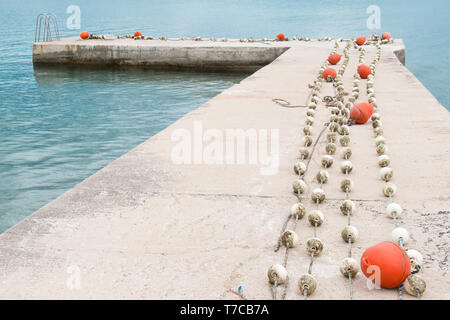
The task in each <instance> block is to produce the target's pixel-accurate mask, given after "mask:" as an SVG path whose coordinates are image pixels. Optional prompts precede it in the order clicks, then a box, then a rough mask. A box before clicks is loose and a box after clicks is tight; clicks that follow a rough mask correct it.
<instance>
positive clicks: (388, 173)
mask: <svg viewBox="0 0 450 320" xmlns="http://www.w3.org/2000/svg"><path fill="white" fill-rule="evenodd" d="M393 175H394V171H393V170H392V168H390V167H384V168H381V169H380V178H381V180H383V181H390V180H391V179H392V176H393Z"/></svg>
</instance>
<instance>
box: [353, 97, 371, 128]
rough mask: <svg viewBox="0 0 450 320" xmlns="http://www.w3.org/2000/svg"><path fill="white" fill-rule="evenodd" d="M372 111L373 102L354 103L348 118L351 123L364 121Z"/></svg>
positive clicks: (362, 122)
mask: <svg viewBox="0 0 450 320" xmlns="http://www.w3.org/2000/svg"><path fill="white" fill-rule="evenodd" d="M372 113H373V103H368V102H361V103H358V104H355V105H354V106H353V107H352V108H351V110H350V119H351V120H352V122H353V123H357V124H364V123H366V122H367V121H368V120H369V119H370V117H371V116H372Z"/></svg>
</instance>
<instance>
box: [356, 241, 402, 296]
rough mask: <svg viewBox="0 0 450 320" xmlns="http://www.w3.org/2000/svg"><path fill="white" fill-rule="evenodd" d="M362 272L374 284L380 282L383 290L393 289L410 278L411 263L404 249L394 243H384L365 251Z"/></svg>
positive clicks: (362, 259) (362, 258) (362, 257)
mask: <svg viewBox="0 0 450 320" xmlns="http://www.w3.org/2000/svg"><path fill="white" fill-rule="evenodd" d="M361 270H362V272H363V273H364V275H365V276H366V277H368V278H369V277H371V278H372V279H371V280H372V281H373V282H375V281H380V283H378V284H379V285H380V287H381V288H385V289H391V288H396V287H398V286H399V285H401V284H402V283H403V282H404V281H405V279H406V278H407V277H408V276H409V273H410V271H411V262H410V260H409V257H408V254H407V253H406V251H405V250H404V249H403V248H402V247H400V246H399V245H398V244H396V243H394V242H391V241H384V242H380V243H378V244H376V245H374V246H372V247H370V248H368V249H367V250H366V251H364V253H363V255H362V256H361ZM377 279H378V280H377Z"/></svg>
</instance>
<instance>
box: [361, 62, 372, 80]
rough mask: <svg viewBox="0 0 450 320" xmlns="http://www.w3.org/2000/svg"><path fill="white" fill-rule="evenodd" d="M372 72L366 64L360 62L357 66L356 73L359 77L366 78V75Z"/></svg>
mask: <svg viewBox="0 0 450 320" xmlns="http://www.w3.org/2000/svg"><path fill="white" fill-rule="evenodd" d="M371 73H372V70H371V69H370V67H369V66H368V65H365V64H360V65H359V66H358V74H359V76H360V77H361V79H367V77H368V76H369V75H370V74H371Z"/></svg>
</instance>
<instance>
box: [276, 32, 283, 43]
mask: <svg viewBox="0 0 450 320" xmlns="http://www.w3.org/2000/svg"><path fill="white" fill-rule="evenodd" d="M277 38H278V40H280V41H283V40H284V34H283V33H279V34H277Z"/></svg>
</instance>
